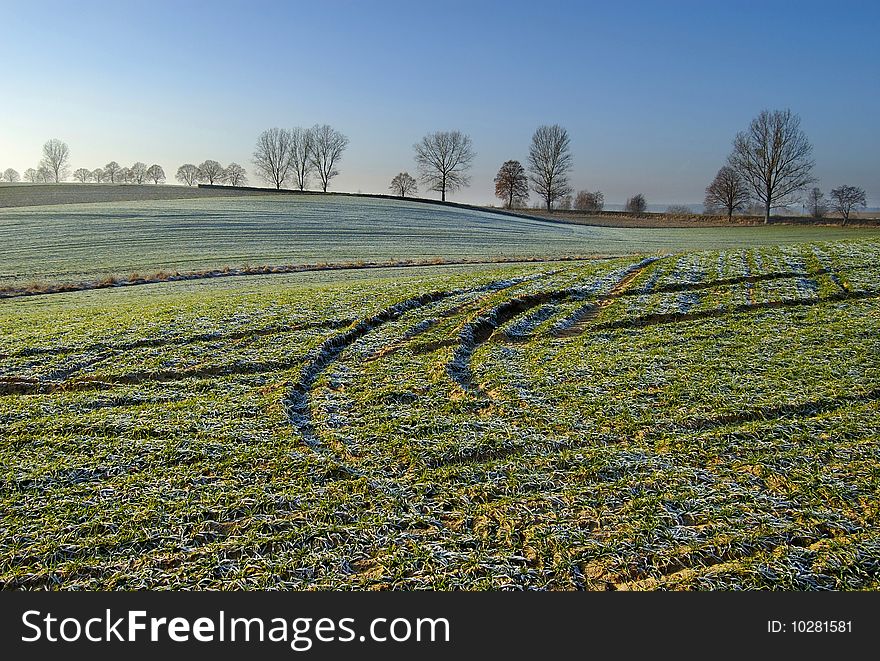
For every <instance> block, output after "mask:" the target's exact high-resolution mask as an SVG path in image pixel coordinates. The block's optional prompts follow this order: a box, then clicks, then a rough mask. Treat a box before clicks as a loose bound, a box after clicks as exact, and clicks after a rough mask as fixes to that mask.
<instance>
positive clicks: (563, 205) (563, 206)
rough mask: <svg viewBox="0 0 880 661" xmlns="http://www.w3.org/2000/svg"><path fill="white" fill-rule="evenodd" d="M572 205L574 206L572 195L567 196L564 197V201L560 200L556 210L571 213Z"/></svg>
mask: <svg viewBox="0 0 880 661" xmlns="http://www.w3.org/2000/svg"><path fill="white" fill-rule="evenodd" d="M571 204H572V201H571V195H566V196H565V197H563V198H562V199H560V200H559V202H558V203H557V205H556V208H557V209H559V210H560V211H571Z"/></svg>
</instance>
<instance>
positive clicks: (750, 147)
mask: <svg viewBox="0 0 880 661" xmlns="http://www.w3.org/2000/svg"><path fill="white" fill-rule="evenodd" d="M812 153H813V147H812V145H810V141H809V140H807V136H806V134H805V133H804V132H803V131H802V130H801V120H800V117H798V116H797V115H795V114H794V113H792V112H791V110H788V109H786V110H773V111H770V110H763V111H761V114H759V115H758V116H757V117H755V119H753V120H752V123H751V124H750V125H749V129H748V131H744V132H741V133H738V134H737V136H736V138H734V141H733V153H731V155H730V157H729V158H728V163H729V165H730V166H731V167H732V168H733V169H734V170H736V171H737V172H738V173H739V174H740V176H741V177H742V178H743V179H744V180H745V182H746V184H747V185H748V186H749V188H750V189H751V192H752V193H753V194H754V195H755V197H756V198H757V199H758V201H760V202H761V203H762V204H763V206H764V222H765V223H769V222H770V211H771V210H772V209H778V208H780V207H785V206H787V205H789V204H791V203H792V202H793V201H794V200H795V199H796V197H797V193H798V192H799V191H800V190H802V189H803V188H804V187H805V186H807V185H808V184H810V183H812V182H813V181H815V180H814V179H813V176H812V171H813V166H814V164H815V163H814V161H813V158H812Z"/></svg>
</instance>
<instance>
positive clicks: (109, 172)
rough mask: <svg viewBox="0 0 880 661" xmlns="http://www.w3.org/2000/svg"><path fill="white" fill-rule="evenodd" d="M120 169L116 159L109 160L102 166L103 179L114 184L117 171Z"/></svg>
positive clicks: (116, 179)
mask: <svg viewBox="0 0 880 661" xmlns="http://www.w3.org/2000/svg"><path fill="white" fill-rule="evenodd" d="M121 170H122V168H121V167H119V163H117V162H116V161H110V162H109V163H107V165H105V166H104V180H105V181H108V180H109V181H110V183H111V184H115V183H116V182H117V181H119V172H120V171H121Z"/></svg>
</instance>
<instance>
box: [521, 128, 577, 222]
mask: <svg viewBox="0 0 880 661" xmlns="http://www.w3.org/2000/svg"><path fill="white" fill-rule="evenodd" d="M572 164H573V158H572V155H571V139H570V138H569V137H568V131H566V130H565V129H564V128H562V127H561V126H559V125H558V124H554V125H553V126H541V127H539V128H538V130H536V131H535V133H534V135H532V144H531V146H530V147H529V171H530V172H531V179H532V188H533V189H534V191H535V192H536V193H537V194H538V195H540V196H541V197H542V198H543V199H544V202H545V204H546V205H547V211H550V210H551V209H552V208H553V203H554V202H556V200H559V199H561V198H563V197H565V196H566V195H570V194H571V192H572V188H571V186H570V185H569V183H568V172H569V171H570V170H571V167H572Z"/></svg>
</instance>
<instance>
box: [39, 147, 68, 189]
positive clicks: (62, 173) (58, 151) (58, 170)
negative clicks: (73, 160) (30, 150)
mask: <svg viewBox="0 0 880 661" xmlns="http://www.w3.org/2000/svg"><path fill="white" fill-rule="evenodd" d="M69 164H70V148H69V147H68V146H67V144H66V143H65V142H62V141H61V140H59V139H58V138H52V139H51V140H49V141H47V142H46V144H44V145H43V158H42V160H41V161H40V165H41V166H43V167H45V168H46V169H47V170H48V171H49V172H51V173H52V178H53V179H54V181H55V183H56V184H57V183H58V182H60V181H64V180H65V179H66V178H67V171H68V165H69Z"/></svg>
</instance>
